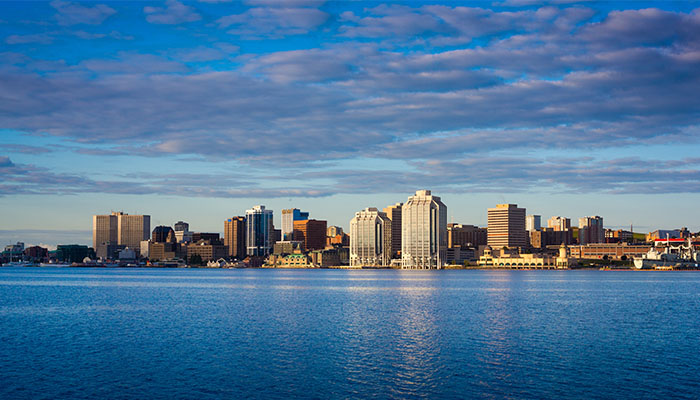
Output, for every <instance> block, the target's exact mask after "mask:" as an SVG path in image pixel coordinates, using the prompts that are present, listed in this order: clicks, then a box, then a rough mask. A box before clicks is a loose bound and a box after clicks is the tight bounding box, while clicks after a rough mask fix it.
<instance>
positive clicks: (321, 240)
mask: <svg viewBox="0 0 700 400" xmlns="http://www.w3.org/2000/svg"><path fill="white" fill-rule="evenodd" d="M327 225H328V223H327V222H326V221H318V220H315V219H306V220H301V221H294V237H293V240H295V241H298V242H301V243H302V247H303V249H304V250H307V251H308V250H323V249H324V248H325V247H326V226H327Z"/></svg>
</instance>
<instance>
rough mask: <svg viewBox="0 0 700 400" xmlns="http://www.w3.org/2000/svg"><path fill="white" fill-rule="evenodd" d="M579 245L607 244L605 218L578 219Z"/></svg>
mask: <svg viewBox="0 0 700 400" xmlns="http://www.w3.org/2000/svg"><path fill="white" fill-rule="evenodd" d="M578 241H579V244H588V243H605V229H603V217H599V216H597V215H596V216H594V217H583V218H579V219H578Z"/></svg>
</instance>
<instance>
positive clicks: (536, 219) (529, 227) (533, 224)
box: [525, 215, 542, 232]
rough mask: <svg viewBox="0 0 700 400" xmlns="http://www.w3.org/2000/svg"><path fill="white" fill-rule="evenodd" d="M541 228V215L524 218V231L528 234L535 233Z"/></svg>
mask: <svg viewBox="0 0 700 400" xmlns="http://www.w3.org/2000/svg"><path fill="white" fill-rule="evenodd" d="M540 228H542V216H541V215H528V216H526V217H525V230H526V231H528V232H532V231H537V230H540Z"/></svg>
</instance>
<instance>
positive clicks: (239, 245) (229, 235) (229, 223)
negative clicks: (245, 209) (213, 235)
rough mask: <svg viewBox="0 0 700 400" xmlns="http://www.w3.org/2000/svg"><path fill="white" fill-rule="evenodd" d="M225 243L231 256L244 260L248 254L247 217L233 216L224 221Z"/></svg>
mask: <svg viewBox="0 0 700 400" xmlns="http://www.w3.org/2000/svg"><path fill="white" fill-rule="evenodd" d="M224 245H225V246H226V247H227V248H228V255H229V257H233V258H237V259H239V260H242V259H244V258H245V256H246V247H245V217H233V218H229V219H227V220H226V221H224Z"/></svg>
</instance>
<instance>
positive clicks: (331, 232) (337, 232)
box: [326, 225, 343, 237]
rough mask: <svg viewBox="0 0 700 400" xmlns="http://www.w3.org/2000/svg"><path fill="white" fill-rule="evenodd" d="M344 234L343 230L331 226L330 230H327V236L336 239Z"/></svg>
mask: <svg viewBox="0 0 700 400" xmlns="http://www.w3.org/2000/svg"><path fill="white" fill-rule="evenodd" d="M342 234H343V228H341V227H339V226H335V225H333V226H329V227H328V229H326V236H327V237H336V236H338V235H342Z"/></svg>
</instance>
